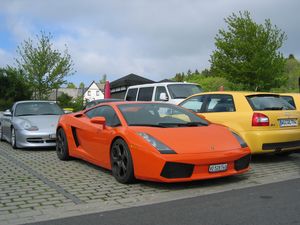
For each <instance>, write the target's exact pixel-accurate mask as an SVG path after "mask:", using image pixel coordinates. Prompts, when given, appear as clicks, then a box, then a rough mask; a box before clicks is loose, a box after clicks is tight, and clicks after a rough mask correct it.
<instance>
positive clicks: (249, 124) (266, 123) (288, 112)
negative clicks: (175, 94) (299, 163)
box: [179, 92, 300, 154]
mask: <svg viewBox="0 0 300 225" xmlns="http://www.w3.org/2000/svg"><path fill="white" fill-rule="evenodd" d="M179 105H180V106H182V107H185V108H187V109H190V110H193V111H194V112H196V113H197V114H199V115H201V116H204V117H205V118H206V119H208V120H209V121H212V122H214V123H219V124H223V125H226V126H228V127H230V129H232V130H233V131H234V132H236V133H237V134H239V135H240V136H241V137H242V138H243V139H244V140H245V141H246V143H247V144H248V145H249V147H250V149H251V151H252V153H254V154H255V153H266V152H277V153H282V151H285V150H293V149H297V148H300V126H299V119H300V112H299V111H297V110H295V107H294V106H292V105H291V104H289V103H288V102H286V101H285V100H283V99H282V98H281V97H280V95H278V94H272V93H258V92H207V93H201V94H197V95H193V96H191V97H189V98H187V99H186V100H184V101H183V102H181V103H180V104H179ZM286 154H288V152H286Z"/></svg>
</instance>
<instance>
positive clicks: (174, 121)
mask: <svg viewBox="0 0 300 225" xmlns="http://www.w3.org/2000/svg"><path fill="white" fill-rule="evenodd" d="M118 108H119V110H120V111H121V113H122V114H123V116H124V118H125V120H126V122H127V124H128V125H129V126H152V127H186V126H207V125H208V122H207V121H206V120H204V119H202V118H200V117H198V116H197V115H195V114H193V113H192V112H190V111H188V110H185V109H183V108H181V107H179V106H176V105H171V104H163V103H148V104H146V103H138V104H124V105H119V106H118Z"/></svg>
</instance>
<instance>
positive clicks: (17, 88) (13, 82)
mask: <svg viewBox="0 0 300 225" xmlns="http://www.w3.org/2000/svg"><path fill="white" fill-rule="evenodd" d="M31 96H32V92H31V91H30V89H29V88H28V85H27V83H26V82H25V80H24V74H23V73H22V71H20V70H18V69H16V68H13V67H6V68H0V111H1V110H5V109H8V108H9V107H11V106H12V104H13V103H14V102H15V101H21V100H29V99H30V98H31Z"/></svg>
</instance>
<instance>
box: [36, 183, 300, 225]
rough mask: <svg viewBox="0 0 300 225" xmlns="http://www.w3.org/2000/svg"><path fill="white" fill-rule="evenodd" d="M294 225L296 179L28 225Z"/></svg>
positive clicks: (298, 205) (299, 207)
mask: <svg viewBox="0 0 300 225" xmlns="http://www.w3.org/2000/svg"><path fill="white" fill-rule="evenodd" d="M79 224H80V225H96V224H97V225H102V224H105V225H107V224H109V225H123V224H124V225H125V224H126V225H148V224H149V225H153V224H155V225H159V224H163V225H168V224H170V225H171V224H172V225H185V224H188V225H194V224H195V225H202V224H203V225H211V224H214V225H270V224H272V225H279V224H282V225H295V224H300V179H294V180H288V181H283V182H278V183H272V184H266V185H261V186H255V187H250V188H244V189H239V190H232V191H227V192H222V193H217V194H210V195H205V196H200V197H193V198H187V199H183V200H175V201H170V202H165V203H159V204H153V205H147V206H140V207H132V208H127V209H120V210H114V211H107V212H102V213H95V214H89V215H83V216H75V217H70V218H65V219H58V220H51V221H46V222H39V223H31V224H30V225H79Z"/></svg>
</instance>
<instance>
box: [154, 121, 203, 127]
mask: <svg viewBox="0 0 300 225" xmlns="http://www.w3.org/2000/svg"><path fill="white" fill-rule="evenodd" d="M159 125H161V126H165V127H197V126H199V125H202V126H207V125H208V124H207V123H204V122H200V121H199V122H186V123H159Z"/></svg>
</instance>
